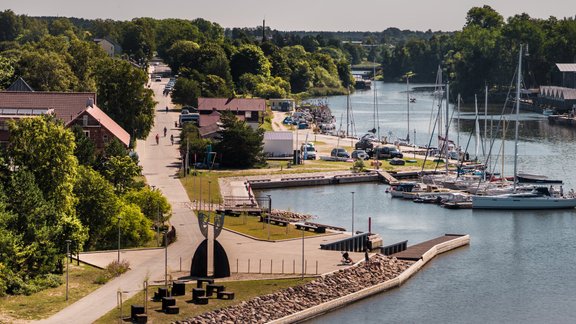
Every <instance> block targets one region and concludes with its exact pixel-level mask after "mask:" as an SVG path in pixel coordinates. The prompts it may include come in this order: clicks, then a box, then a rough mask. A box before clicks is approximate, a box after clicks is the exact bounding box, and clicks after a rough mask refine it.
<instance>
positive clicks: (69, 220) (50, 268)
mask: <svg viewBox="0 0 576 324" xmlns="http://www.w3.org/2000/svg"><path fill="white" fill-rule="evenodd" d="M8 125H9V129H10V134H11V136H10V140H9V143H8V145H7V147H6V149H5V150H2V152H1V153H2V154H1V155H0V170H1V172H0V296H2V295H4V294H29V293H33V292H35V291H38V290H40V289H43V288H45V287H47V286H52V285H58V284H59V280H57V278H58V277H57V276H54V275H53V274H54V273H61V271H62V260H63V257H64V255H65V253H66V250H67V244H66V241H67V240H70V251H71V252H73V253H77V252H80V251H84V250H101V249H114V248H116V247H117V233H118V230H120V233H121V241H122V247H135V246H142V245H143V244H146V243H149V242H150V241H151V240H152V239H153V237H154V232H153V228H154V227H155V226H161V224H163V223H164V221H165V220H167V219H168V217H169V215H170V211H171V208H170V205H169V204H168V201H167V200H166V198H165V197H164V196H162V194H161V193H160V192H159V191H157V190H153V189H150V188H149V187H148V186H145V185H144V183H142V182H141V181H136V180H135V179H136V177H137V176H139V175H140V171H141V168H140V167H139V166H138V164H137V157H136V156H133V155H132V156H130V155H129V152H128V151H127V150H126V148H125V147H124V146H123V144H121V143H120V142H119V141H117V140H115V141H112V142H110V143H109V144H108V145H107V146H106V148H105V150H104V152H101V153H96V151H95V150H94V144H93V143H92V142H91V140H90V139H89V138H87V137H86V136H85V135H84V133H83V131H82V129H81V128H80V127H78V126H76V128H73V129H68V128H66V127H65V126H64V124H63V123H62V122H61V121H59V120H56V119H55V118H54V117H53V116H42V117H37V118H23V119H20V120H17V121H12V122H9V124H8Z"/></svg>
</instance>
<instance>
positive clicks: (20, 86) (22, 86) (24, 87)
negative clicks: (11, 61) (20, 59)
mask: <svg viewBox="0 0 576 324" xmlns="http://www.w3.org/2000/svg"><path fill="white" fill-rule="evenodd" d="M6 91H26V92H34V89H32V87H31V86H30V85H28V83H26V81H24V79H22V78H21V77H18V79H16V81H14V83H12V84H11V85H10V86H9V87H8V89H6Z"/></svg>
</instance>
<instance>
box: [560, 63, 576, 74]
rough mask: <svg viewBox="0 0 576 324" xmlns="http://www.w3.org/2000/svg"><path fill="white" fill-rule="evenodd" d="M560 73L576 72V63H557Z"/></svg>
mask: <svg viewBox="0 0 576 324" xmlns="http://www.w3.org/2000/svg"><path fill="white" fill-rule="evenodd" d="M556 66H557V67H558V70H560V72H576V63H556Z"/></svg>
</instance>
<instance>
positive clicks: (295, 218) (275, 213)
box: [270, 209, 315, 222]
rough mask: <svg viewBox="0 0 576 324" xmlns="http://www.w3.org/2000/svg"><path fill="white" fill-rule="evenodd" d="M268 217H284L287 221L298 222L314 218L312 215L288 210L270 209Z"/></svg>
mask: <svg viewBox="0 0 576 324" xmlns="http://www.w3.org/2000/svg"><path fill="white" fill-rule="evenodd" d="M270 217H275V218H281V219H285V220H287V221H289V222H300V221H306V220H310V219H313V218H315V216H313V215H308V214H301V213H296V212H293V211H289V210H280V209H272V213H270Z"/></svg>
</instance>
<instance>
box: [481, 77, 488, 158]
mask: <svg viewBox="0 0 576 324" xmlns="http://www.w3.org/2000/svg"><path fill="white" fill-rule="evenodd" d="M487 139H488V86H485V88H484V138H483V141H482V155H484V157H486V151H488V147H487V146H488V144H487ZM486 165H488V163H486Z"/></svg>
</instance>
